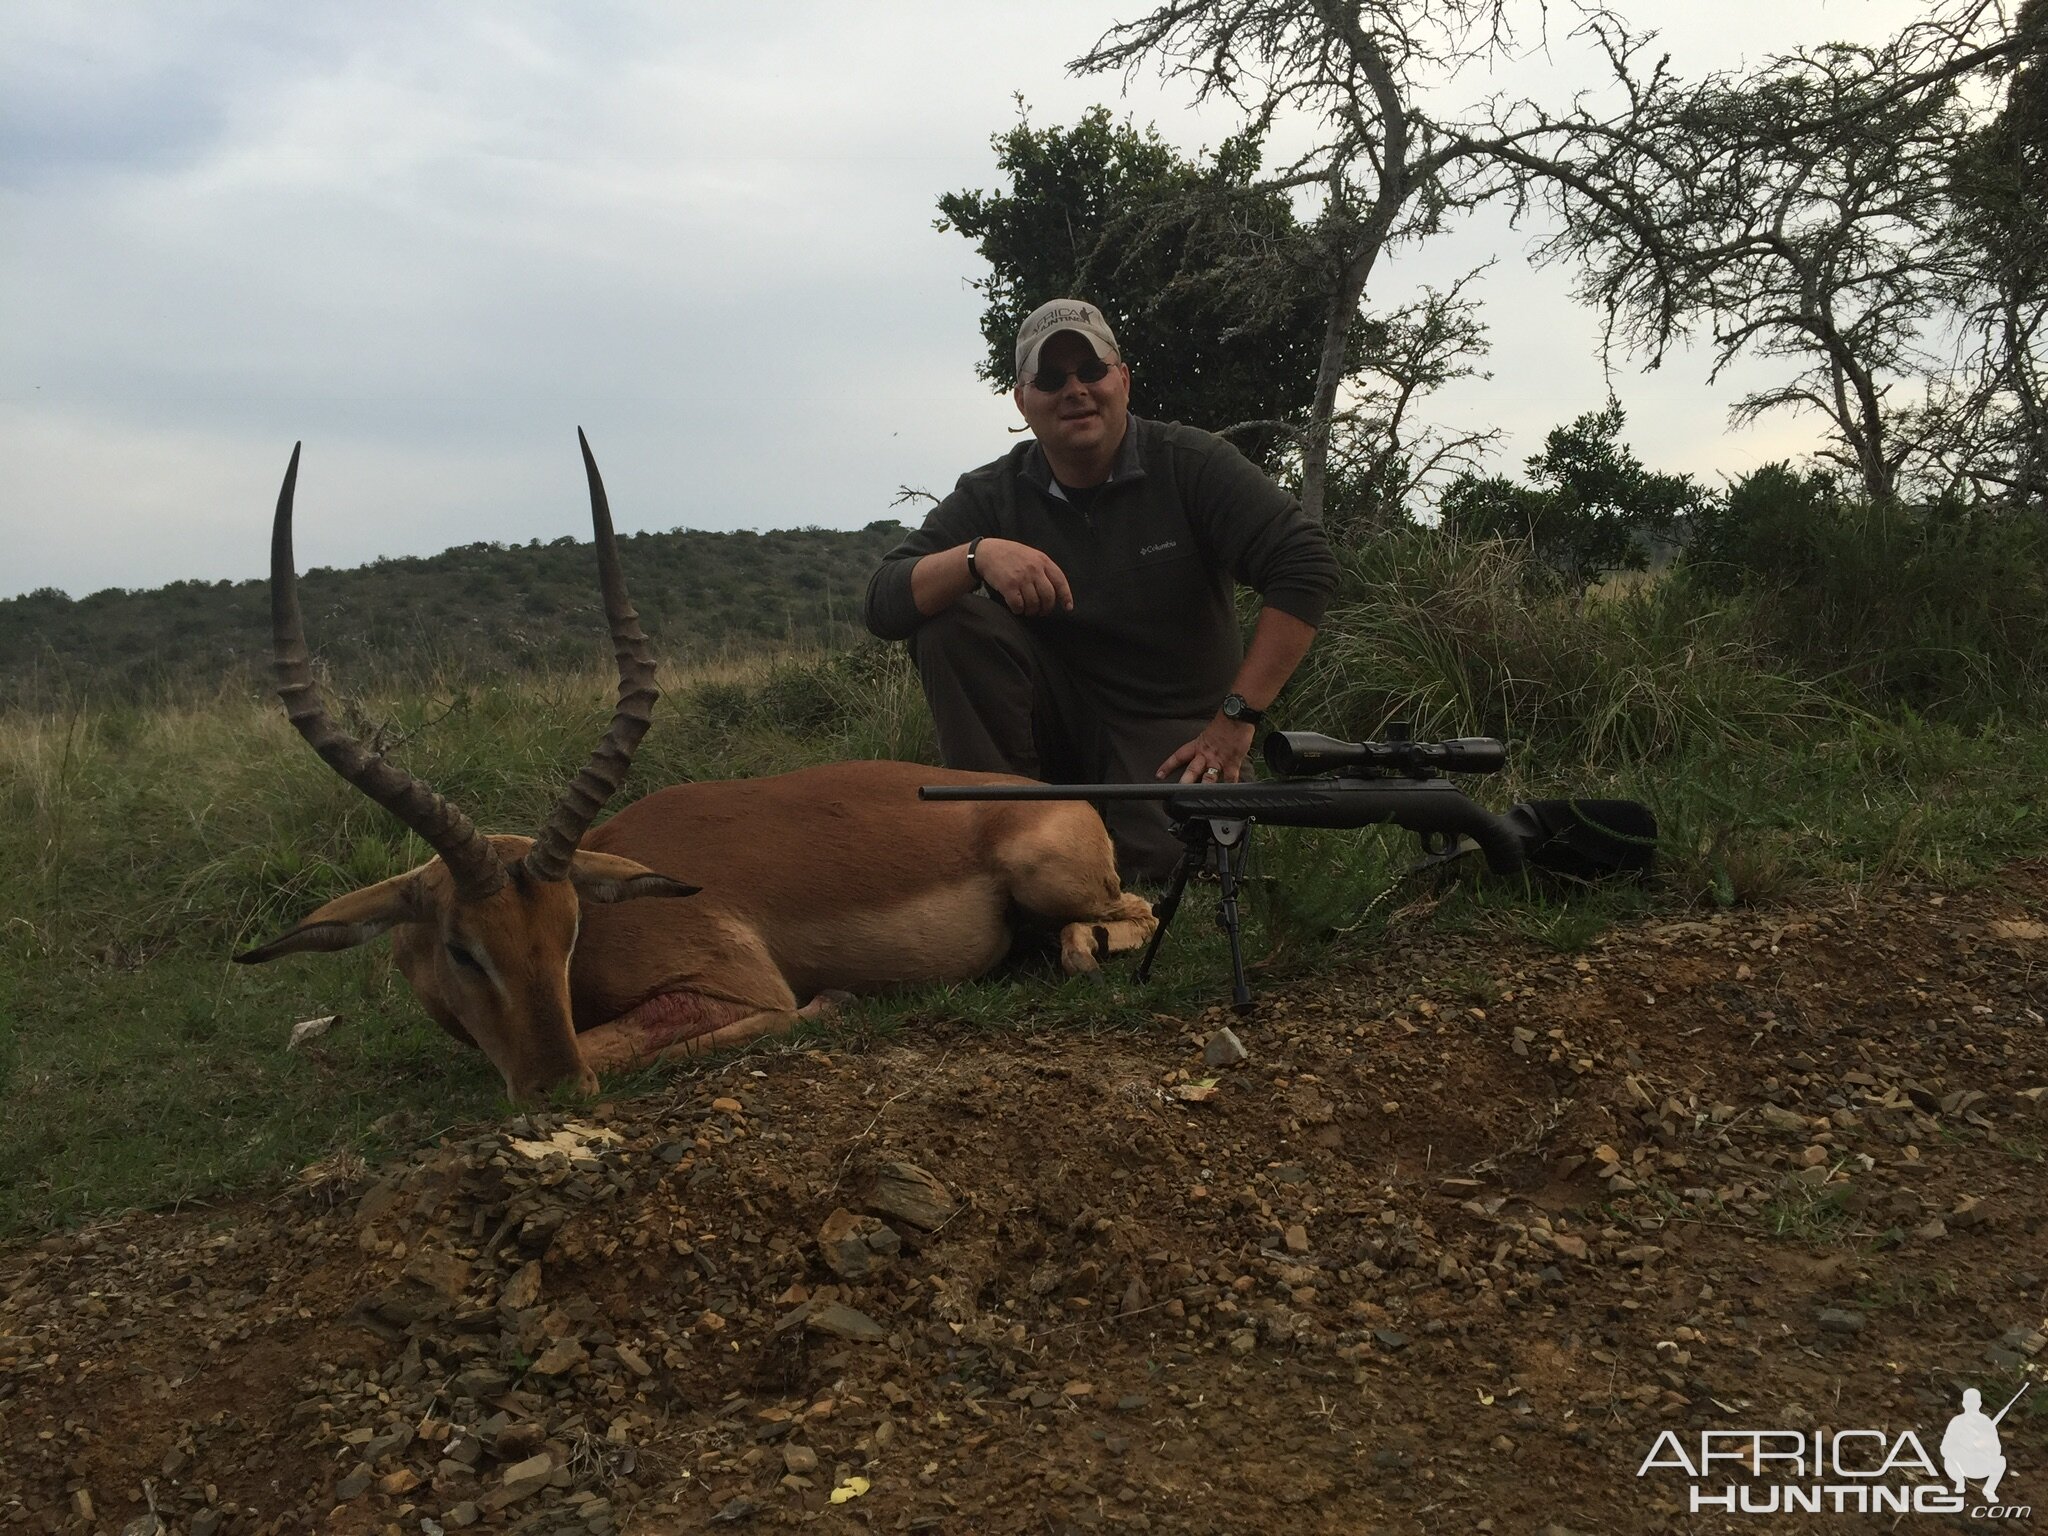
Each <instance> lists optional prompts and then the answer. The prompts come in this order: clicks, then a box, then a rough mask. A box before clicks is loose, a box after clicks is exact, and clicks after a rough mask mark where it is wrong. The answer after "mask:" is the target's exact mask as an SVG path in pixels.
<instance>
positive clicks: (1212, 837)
mask: <svg viewBox="0 0 2048 1536" xmlns="http://www.w3.org/2000/svg"><path fill="white" fill-rule="evenodd" d="M1173 829H1174V831H1175V832H1176V833H1177V834H1178V835H1179V837H1180V840H1181V843H1182V845H1183V847H1182V851H1181V856H1180V863H1178V864H1176V865H1175V866H1174V870H1173V879H1172V880H1171V881H1169V882H1168V883H1167V887H1166V894H1165V895H1164V896H1162V897H1160V899H1159V904H1158V905H1157V906H1156V907H1154V908H1153V909H1152V915H1153V916H1154V917H1156V918H1157V919H1158V920H1159V926H1158V927H1156V928H1154V929H1153V930H1152V941H1151V942H1150V943H1149V944H1147V945H1146V946H1145V954H1144V957H1143V958H1142V959H1140V960H1139V961H1138V969H1137V972H1136V976H1137V980H1138V982H1139V984H1140V985H1142V984H1143V983H1144V982H1145V981H1146V980H1147V979H1149V978H1150V976H1151V975H1152V962H1153V960H1154V959H1155V958H1157V956H1158V954H1159V945H1160V943H1161V941H1162V940H1164V939H1165V937H1166V930H1167V929H1168V928H1169V927H1170V926H1172V923H1173V915H1174V914H1175V913H1176V912H1178V911H1179V910H1180V899H1181V897H1182V896H1183V895H1184V894H1185V893H1186V891H1187V888H1188V881H1189V879H1191V878H1200V879H1204V880H1214V881H1215V882H1216V883H1217V887H1218V892H1217V903H1216V926H1217V927H1219V928H1221V929H1222V930H1223V932H1224V933H1225V934H1226V935H1227V936H1228V937H1229V939H1230V1011H1231V1012H1232V1013H1250V1012H1251V1011H1252V989H1251V986H1250V985H1249V984H1248V983H1247V982H1246V981H1245V978H1244V945H1243V942H1242V940H1241V937H1240V935H1239V931H1238V921H1237V889H1238V883H1239V881H1240V880H1242V879H1243V877H1244V864H1245V855H1246V853H1247V852H1248V851H1249V845H1250V843H1251V836H1252V823H1251V821H1250V819H1249V818H1246V817H1225V816H1190V817H1187V818H1186V819H1185V820H1180V821H1176V822H1175V823H1174V827H1173Z"/></svg>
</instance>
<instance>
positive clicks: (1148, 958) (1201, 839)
mask: <svg viewBox="0 0 2048 1536" xmlns="http://www.w3.org/2000/svg"><path fill="white" fill-rule="evenodd" d="M1173 830H1174V831H1175V832H1177V833H1179V834H1180V840H1181V842H1182V844H1183V845H1184V846H1183V848H1182V851H1181V856H1180V862H1179V863H1178V864H1176V865H1174V866H1173V878H1172V879H1171V880H1169V881H1168V882H1167V885H1166V894H1165V895H1164V896H1162V897H1160V898H1159V904H1158V905H1157V906H1155V907H1154V908H1153V909H1152V916H1153V917H1154V918H1155V919H1156V920H1157V926H1155V927H1154V928H1153V930H1152V940H1151V942H1150V943H1149V944H1147V945H1146V946H1145V953H1144V955H1143V956H1142V957H1141V958H1140V959H1139V961H1138V968H1137V970H1135V971H1134V972H1132V973H1131V975H1132V979H1133V980H1134V981H1137V982H1139V983H1140V984H1143V983H1144V982H1145V981H1146V980H1148V979H1149V978H1150V977H1151V975H1152V962H1153V961H1154V960H1156V959H1157V958H1158V957H1159V946H1160V944H1161V942H1162V941H1163V940H1164V939H1165V938H1166V930H1167V929H1168V928H1169V927H1171V926H1172V925H1173V914H1174V913H1176V912H1178V911H1179V910H1180V899H1181V897H1182V896H1184V895H1185V894H1186V893H1187V888H1188V877H1189V876H1191V875H1193V874H1194V872H1195V871H1196V870H1198V869H1200V868H1201V867H1202V863H1203V861H1204V860H1205V859H1206V858H1207V857H1208V854H1209V843H1210V834H1209V824H1208V823H1207V822H1206V821H1182V822H1176V823H1175V824H1174V829H1173Z"/></svg>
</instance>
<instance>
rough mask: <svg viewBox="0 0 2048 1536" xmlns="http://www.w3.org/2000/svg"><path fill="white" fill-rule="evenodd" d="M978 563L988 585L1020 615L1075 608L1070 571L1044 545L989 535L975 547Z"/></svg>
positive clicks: (1033, 615)
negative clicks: (1069, 584) (1056, 560)
mask: <svg viewBox="0 0 2048 1536" xmlns="http://www.w3.org/2000/svg"><path fill="white" fill-rule="evenodd" d="M974 564H975V568H976V569H977V570H979V571H980V573H981V579H982V580H983V581H984V582H985V583H987V585H988V589H989V590H990V591H991V592H993V593H995V595H996V596H997V597H1000V598H1001V599H1002V600H1003V601H1004V602H1005V603H1007V604H1008V605H1009V608H1010V612H1012V613H1014V614H1017V615H1019V616H1020V617H1023V618H1027V619H1029V618H1036V617H1038V615H1040V614H1045V613H1051V612H1053V611H1054V610H1056V609H1057V610H1059V611H1061V612H1068V613H1071V612H1072V611H1073V607H1074V589H1073V588H1072V587H1070V586H1068V585H1067V573H1066V572H1065V571H1063V570H1061V569H1060V568H1059V566H1057V565H1056V564H1054V563H1053V559H1052V557H1051V556H1050V555H1048V554H1047V553H1046V552H1045V551H1044V550H1042V549H1034V548H1033V547H1032V546H1031V545H1029V544H1020V543H1018V542H1017V541H1016V540H1014V539H986V538H985V539H983V540H982V541H981V543H980V545H979V546H978V547H977V548H976V549H975V551H974Z"/></svg>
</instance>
